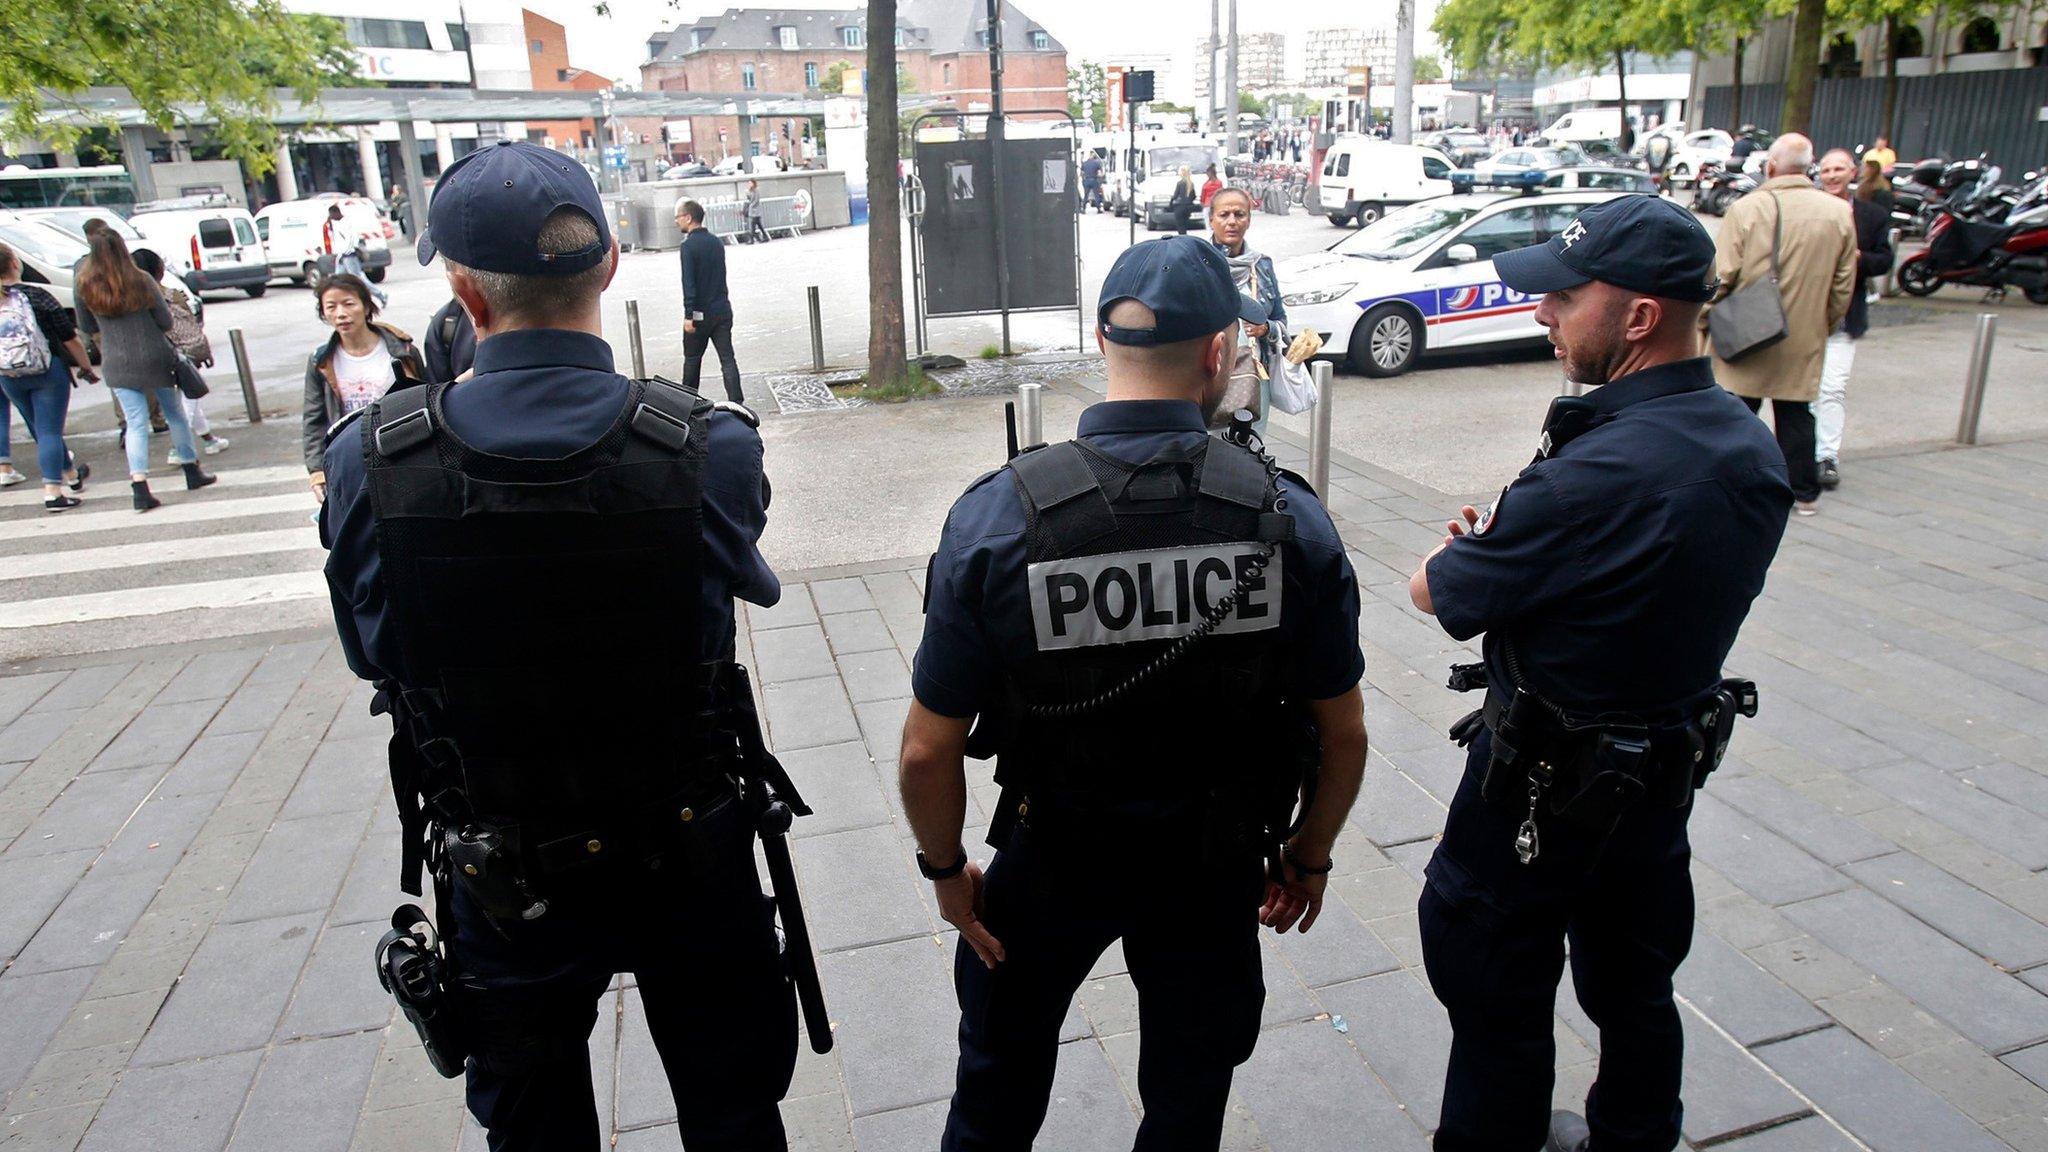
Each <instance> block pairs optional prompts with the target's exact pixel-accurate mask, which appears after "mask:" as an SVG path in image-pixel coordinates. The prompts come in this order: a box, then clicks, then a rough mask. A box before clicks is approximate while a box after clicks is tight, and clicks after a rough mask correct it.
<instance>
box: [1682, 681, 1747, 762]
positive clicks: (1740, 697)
mask: <svg viewBox="0 0 2048 1152" xmlns="http://www.w3.org/2000/svg"><path fill="white" fill-rule="evenodd" d="M1756 707H1757V690H1756V682H1755V681H1754V680H1739V679H1734V678H1730V679H1727V680H1723V681H1721V686H1720V687H1719V688H1716V689H1715V690H1714V693H1713V695H1711V696H1709V697H1708V698H1707V707H1706V710H1705V711H1704V712H1702V713H1701V715H1700V727H1701V728H1702V729H1704V730H1705V732H1707V733H1708V734H1709V736H1710V740H1711V743H1712V747H1710V748H1707V749H1705V750H1704V751H1705V752H1706V755H1704V756H1702V757H1700V759H1699V760H1698V761H1697V764H1698V767H1697V768H1695V769H1694V770H1693V787H1695V788H1703V787H1705V786H1706V783H1707V777H1709V776H1711V775H1713V774H1714V769H1716V768H1719V767H1720V766H1721V758H1722V757H1724V756H1726V755H1728V741H1729V740H1730V739H1732V738H1733V737H1734V735H1735V718H1736V717H1737V716H1742V717H1745V718H1749V719H1754V718H1755V717H1756Z"/></svg>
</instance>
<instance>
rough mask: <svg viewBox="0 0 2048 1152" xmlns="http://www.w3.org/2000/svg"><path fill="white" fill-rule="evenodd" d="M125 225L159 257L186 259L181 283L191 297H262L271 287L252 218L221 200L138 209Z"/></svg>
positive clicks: (155, 204) (192, 200)
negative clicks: (225, 292) (173, 254)
mask: <svg viewBox="0 0 2048 1152" xmlns="http://www.w3.org/2000/svg"><path fill="white" fill-rule="evenodd" d="M128 223H130V224H132V225H134V227H135V230H136V231H137V232H140V233H142V234H143V236H145V237H147V238H148V239H149V241H150V242H151V243H153V244H156V245H159V247H158V248H157V252H158V253H162V252H163V251H164V250H165V249H173V250H176V251H178V252H181V253H183V254H184V255H185V257H186V258H187V259H186V260H185V264H186V270H185V271H184V273H183V279H184V281H185V286H186V287H188V288H190V289H191V290H192V294H193V295H195V296H197V295H198V294H199V293H201V292H216V291H220V290H222V289H227V288H240V289H241V290H242V291H244V292H247V293H248V294H249V295H251V296H261V295H263V293H264V292H265V290H267V289H268V288H269V286H270V258H269V257H268V256H267V255H265V253H264V249H263V239H262V237H261V236H259V235H258V234H257V232H256V218H255V217H253V216H251V215H249V213H248V210H247V209H244V208H243V207H242V206H241V205H239V204H236V203H235V202H234V201H232V200H229V199H228V198H227V197H225V196H211V197H190V198H186V199H179V200H158V201H152V202H150V203H147V204H138V205H136V206H135V211H134V212H133V213H132V214H130V215H129V217H128Z"/></svg>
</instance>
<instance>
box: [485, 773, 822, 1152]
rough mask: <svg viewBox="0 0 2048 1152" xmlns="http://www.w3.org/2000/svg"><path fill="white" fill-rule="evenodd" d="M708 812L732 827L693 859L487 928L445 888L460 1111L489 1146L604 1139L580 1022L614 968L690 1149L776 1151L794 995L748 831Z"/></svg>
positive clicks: (513, 1149) (791, 1059) (576, 1149)
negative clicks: (469, 1030)
mask: <svg viewBox="0 0 2048 1152" xmlns="http://www.w3.org/2000/svg"><path fill="white" fill-rule="evenodd" d="M720 815H724V816H727V817H728V818H729V819H731V826H730V827H729V828H728V829H726V834H725V838H724V840H723V841H722V842H721V843H720V844H719V846H718V848H717V850H716V851H715V852H714V853H713V856H714V859H713V861H712V862H711V863H710V864H709V865H708V866H707V867H705V868H703V869H700V870H697V871H696V872H694V873H691V874H685V871H684V870H682V869H677V870H675V871H674V872H673V873H672V874H671V873H665V872H644V871H636V872H631V873H622V874H621V875H620V876H619V882H618V883H617V884H616V885H613V886H611V887H609V888H608V889H606V890H603V891H598V892H593V893H591V894H590V895H589V897H588V898H587V899H577V900H568V899H563V900H558V901H556V902H555V904H554V906H553V907H551V908H550V909H549V910H548V912H547V914H546V915H544V916H542V917H540V918H539V919H537V920H533V921H529V922H514V923H501V924H500V925H498V926H496V927H494V926H493V925H492V924H491V922H490V921H489V920H487V919H486V918H485V917H484V914H483V912H482V911H481V910H480V909H479V908H478V907H477V906H476V905H475V903H474V902H473V901H471V900H470V899H469V898H468V897H467V895H466V894H465V893H464V892H463V890H462V887H461V885H459V884H458V885H456V889H455V900H454V919H455V923H454V932H455V940H454V944H453V948H452V951H453V953H454V955H455V957H456V962H457V964H458V965H459V968H460V972H461V975H462V979H463V982H464V989H463V993H462V997H463V999H462V1003H463V1006H464V1010H465V1013H466V1014H467V1016H468V1017H469V1019H470V1020H471V1022H472V1025H473V1028H474V1030H475V1031H476V1034H477V1035H476V1043H475V1052H474V1053H473V1055H472V1056H471V1057H470V1061H469V1073H468V1075H469V1111H470V1114H471V1115H473V1116H475V1117H476V1119H477V1123H479V1124H481V1125H483V1127H484V1130H485V1132H486V1133H487V1135H488V1136H489V1143H490V1147H491V1152H542V1150H546V1152H586V1150H587V1152H597V1150H598V1149H600V1148H601V1147H603V1146H604V1144H603V1141H602V1138H601V1135H600V1128H599V1123H598V1114H597V1104H596V1099H595V1097H594V1095H593V1093H592V1088H591V1081H590V1047H589V1043H590V1029H591V1025H592V1024H593V1023H595V1022H596V1020H597V1003H598V1000H599V998H600V997H602V996H603V995H604V992H605V989H606V988H607V987H608V986H609V985H610V984H611V981H612V977H613V975H615V974H616V973H620V972H631V973H633V974H634V976H635V978H636V980H637V982H638V986H639V992H640V999H641V1002H642V1004H643V1005H644V1006H645V1008H646V1010H647V1027H648V1031H649V1032H651V1033H652V1034H653V1038H654V1047H655V1050H656V1051H657V1052H659V1053H660V1054H661V1063H662V1067H663V1069H664V1070H665V1071H666V1072H667V1073H668V1082H669V1088H670V1089H671V1090H672V1091H673V1092H674V1094H675V1100H676V1111H677V1114H678V1121H679V1125H680V1128H681V1135H682V1139H683V1143H684V1145H685V1146H687V1147H688V1148H689V1149H690V1152H769V1150H770V1149H773V1150H775V1152H783V1150H784V1149H786V1148H787V1147H788V1141H787V1139H786V1138H785V1136H784V1133H783V1128H782V1116H781V1112H780V1110H779V1108H778V1105H779V1104H780V1102H781V1100H782V1097H783V1094H784V1093H786V1092H787V1091H788V1090H789V1081H790V1076H791V1074H792V1073H793V1072H794V1070H795V1068H796V996H795V993H794V991H793V990H792V989H791V987H790V984H789V981H788V979H787V978H786V976H785V975H784V969H783V965H782V958H781V949H780V946H779V945H778V943H777V940H776V934H775V926H774V922H773V918H772V917H773V907H772V905H771V904H770V903H769V901H768V900H767V899H766V897H764V896H763V895H762V893H761V881H760V877H759V875H758V874H757V873H756V871H755V868H754V857H753V849H752V835H751V831H750V830H749V829H747V828H743V827H740V825H741V824H742V823H744V822H743V821H740V820H738V819H737V817H738V813H737V812H736V811H735V810H734V809H733V808H731V807H728V808H726V809H723V810H722V811H721V813H720ZM714 818H715V817H713V816H706V817H704V819H706V820H711V819H714ZM500 928H502V929H503V931H502V933H501V931H500ZM607 1134H608V1133H607Z"/></svg>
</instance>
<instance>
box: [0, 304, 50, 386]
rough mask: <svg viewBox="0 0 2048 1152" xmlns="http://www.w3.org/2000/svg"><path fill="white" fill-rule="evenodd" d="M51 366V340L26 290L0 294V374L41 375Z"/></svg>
mask: <svg viewBox="0 0 2048 1152" xmlns="http://www.w3.org/2000/svg"><path fill="white" fill-rule="evenodd" d="M49 370H50V342H49V341H48V340H46V339H44V338H43V327H42V325H40V324H38V323H36V310H35V305H33V304H31V303H29V299H28V293H26V292H21V291H17V290H15V289H12V288H10V289H8V290H7V291H6V293H5V294H4V295H0V376H40V375H42V374H43V373H45V372H48V371H49Z"/></svg>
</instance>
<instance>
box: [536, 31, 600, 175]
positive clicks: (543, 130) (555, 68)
mask: <svg viewBox="0 0 2048 1152" xmlns="http://www.w3.org/2000/svg"><path fill="white" fill-rule="evenodd" d="M520 15H522V16H524V17H525V18H526V54H527V64H528V66H529V67H531V68H532V69H533V88H534V91H536V92H564V91H576V92H602V91H604V90H605V89H607V88H609V87H611V86H612V81H611V79H610V78H609V77H605V76H600V75H598V74H597V73H595V72H591V71H588V70H586V69H582V68H577V67H574V66H572V65H571V64H570V63H569V36H568V33H567V32H566V31H565V30H564V29H563V28H562V26H561V25H560V24H557V23H555V22H554V21H553V20H550V19H548V18H547V17H545V16H542V15H540V14H539V13H537V12H528V11H521V13H520ZM526 138H527V139H528V140H531V141H533V142H534V143H536V144H546V145H548V146H549V147H551V148H573V149H575V150H577V151H578V153H579V154H581V153H582V152H586V151H588V150H590V149H591V148H594V147H598V146H599V145H600V141H599V140H598V131H597V121H596V119H595V118H588V117H587V118H585V119H582V120H529V121H527V122H526Z"/></svg>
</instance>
